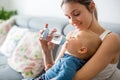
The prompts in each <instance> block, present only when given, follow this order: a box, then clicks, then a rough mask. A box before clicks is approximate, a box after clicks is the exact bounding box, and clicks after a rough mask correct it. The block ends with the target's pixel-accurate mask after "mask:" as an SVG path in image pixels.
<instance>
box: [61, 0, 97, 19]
mask: <svg viewBox="0 0 120 80" xmlns="http://www.w3.org/2000/svg"><path fill="white" fill-rule="evenodd" d="M91 1H92V0H62V3H61V7H62V6H63V4H65V3H69V2H74V3H80V4H82V5H84V6H85V7H86V8H87V9H88V11H90V8H89V5H90V3H91ZM94 14H95V18H96V19H97V20H98V17H97V10H96V8H95V10H94Z"/></svg>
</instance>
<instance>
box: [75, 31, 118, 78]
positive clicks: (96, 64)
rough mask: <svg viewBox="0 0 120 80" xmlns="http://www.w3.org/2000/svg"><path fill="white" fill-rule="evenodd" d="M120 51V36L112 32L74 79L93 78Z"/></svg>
mask: <svg viewBox="0 0 120 80" xmlns="http://www.w3.org/2000/svg"><path fill="white" fill-rule="evenodd" d="M119 53H120V37H119V36H118V35H116V34H114V33H110V34H109V35H108V36H106V38H105V39H104V40H103V42H102V44H101V46H100V47H99V49H98V50H97V52H96V53H95V55H94V56H93V57H92V58H91V59H90V60H89V61H88V62H87V63H86V64H85V65H84V66H83V67H82V68H81V69H80V70H79V71H77V73H76V74H75V77H74V80H92V79H93V78H94V77H95V76H96V75H97V74H98V73H99V72H101V71H102V70H103V69H104V68H105V67H106V66H107V65H108V64H110V62H111V61H112V60H113V59H114V58H115V57H116V56H118V55H119Z"/></svg>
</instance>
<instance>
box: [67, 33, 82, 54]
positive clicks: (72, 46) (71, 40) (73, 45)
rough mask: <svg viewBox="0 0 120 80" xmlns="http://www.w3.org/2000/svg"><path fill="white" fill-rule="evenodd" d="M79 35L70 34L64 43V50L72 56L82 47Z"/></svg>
mask: <svg viewBox="0 0 120 80" xmlns="http://www.w3.org/2000/svg"><path fill="white" fill-rule="evenodd" d="M80 35H81V34H80V33H79V32H77V33H76V34H70V35H69V36H68V37H67V41H66V49H67V51H68V52H70V53H72V54H74V53H75V54H76V53H77V51H78V50H79V49H80V47H81V46H82V44H81V41H80Z"/></svg>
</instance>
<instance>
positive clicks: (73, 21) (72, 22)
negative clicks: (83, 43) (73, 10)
mask: <svg viewBox="0 0 120 80" xmlns="http://www.w3.org/2000/svg"><path fill="white" fill-rule="evenodd" d="M69 23H70V24H72V25H73V26H74V24H76V19H74V18H70V19H69Z"/></svg>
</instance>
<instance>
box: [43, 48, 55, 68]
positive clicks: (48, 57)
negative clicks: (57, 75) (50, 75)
mask: <svg viewBox="0 0 120 80" xmlns="http://www.w3.org/2000/svg"><path fill="white" fill-rule="evenodd" d="M42 55H43V59H44V65H45V70H47V69H48V68H50V67H51V66H52V65H53V64H54V59H53V54H52V50H51V51H50V50H46V51H42Z"/></svg>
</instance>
